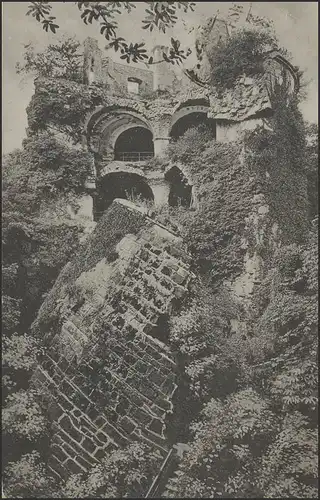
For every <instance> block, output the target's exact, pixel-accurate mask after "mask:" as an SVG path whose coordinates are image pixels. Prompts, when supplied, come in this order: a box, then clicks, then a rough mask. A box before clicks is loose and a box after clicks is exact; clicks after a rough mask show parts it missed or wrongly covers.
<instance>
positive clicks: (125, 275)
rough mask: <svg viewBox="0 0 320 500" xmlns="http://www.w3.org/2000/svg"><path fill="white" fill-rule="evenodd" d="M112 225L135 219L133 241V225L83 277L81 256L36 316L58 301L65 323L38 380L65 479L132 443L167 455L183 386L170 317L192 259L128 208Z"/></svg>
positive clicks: (121, 207) (119, 204) (119, 209)
mask: <svg viewBox="0 0 320 500" xmlns="http://www.w3.org/2000/svg"><path fill="white" fill-rule="evenodd" d="M106 218H107V219H108V218H109V219H115V218H124V219H130V220H131V226H132V228H131V229H132V230H133V229H134V232H135V234H133V233H130V228H129V226H128V227H127V228H126V229H125V230H124V233H126V234H125V235H124V236H123V234H124V233H122V234H119V235H118V236H117V239H118V242H117V243H116V245H115V246H114V250H113V252H112V251H111V250H109V251H107V252H106V256H105V257H103V258H100V257H101V255H102V254H103V252H102V254H100V255H99V256H97V257H96V258H95V260H97V259H99V260H98V261H97V262H96V263H95V264H94V263H93V264H92V265H90V266H89V268H86V266H84V267H82V269H84V270H82V269H81V265H80V261H81V255H79V256H78V257H76V259H75V261H74V262H73V263H72V265H71V267H72V268H73V269H72V270H71V273H70V269H69V274H68V279H65V282H64V285H63V286H61V281H63V280H61V278H59V279H60V283H59V279H58V282H57V285H56V288H55V289H54V290H53V291H52V292H51V295H50V296H49V297H48V298H47V301H46V303H45V304H44V305H43V307H42V312H41V311H40V318H41V314H42V313H43V310H45V309H46V307H48V303H52V304H53V308H54V309H55V311H56V313H57V314H58V315H59V318H60V323H59V326H56V328H55V331H54V335H53V336H52V334H51V337H50V340H49V346H48V348H47V351H46V354H45V355H44V356H43V358H42V360H41V363H40V364H39V366H38V368H37V371H36V373H35V375H34V383H35V384H36V386H38V387H39V388H40V389H41V391H42V392H43V395H44V396H43V397H44V399H45V400H46V401H47V403H48V405H49V411H50V414H51V417H52V420H53V423H52V430H53V435H52V440H51V456H50V461H49V463H50V467H51V470H52V472H54V473H55V474H56V475H58V476H59V477H68V476H69V475H70V474H71V473H77V472H83V471H86V470H88V468H89V467H90V466H91V465H94V464H95V463H97V462H98V461H99V460H100V459H101V458H102V457H104V456H105V455H106V453H108V452H109V451H110V450H113V449H116V448H118V447H122V446H125V445H127V444H129V443H130V442H131V441H133V440H143V441H145V442H147V443H149V444H150V445H152V446H153V447H155V448H156V449H157V450H158V451H159V453H160V454H162V455H165V454H166V453H167V450H168V448H169V443H168V440H167V438H166V422H165V420H166V416H167V414H168V413H171V412H172V410H173V405H172V402H171V399H172V396H173V394H174V392H175V391H176V390H177V384H176V383H175V378H176V375H175V373H176V363H175V360H174V357H173V355H172V353H171V351H170V349H169V347H168V346H167V345H166V340H167V339H166V333H167V332H166V318H167V317H168V315H169V314H170V311H171V309H172V308H173V307H175V305H176V303H177V299H178V300H179V301H181V299H182V298H183V297H184V296H185V295H187V294H188V285H189V282H190V279H191V277H192V273H191V272H190V268H189V257H188V255H187V254H186V253H185V252H184V250H183V245H182V242H181V239H180V238H179V237H178V236H177V235H175V234H173V233H171V232H170V231H168V230H166V229H164V228H163V227H161V226H159V225H158V224H156V223H155V222H154V221H152V220H151V219H149V218H148V217H147V216H146V215H145V214H144V213H143V211H139V210H137V209H136V207H135V206H134V205H132V204H130V203H129V202H123V201H122V200H116V201H114V202H113V205H112V207H110V209H109V210H108V212H107V214H106ZM115 222H116V220H115ZM103 223H104V221H103V220H102V221H101V222H99V223H98V224H99V225H100V229H101V226H102V225H103ZM129 225H130V224H129ZM97 231H99V228H97V230H96V232H97ZM128 231H129V232H128ZM109 236H110V235H109ZM97 237H99V238H100V236H99V235H96V234H95V233H93V234H92V235H91V236H90V238H89V239H88V241H87V242H86V246H87V252H90V247H91V252H94V241H95V238H97ZM105 238H108V234H105ZM102 246H103V243H102ZM80 254H81V252H80ZM93 262H94V261H93ZM71 276H72V279H71V278H70V277H71ZM62 278H63V273H62ZM57 287H58V290H57ZM74 289H75V290H76V293H75V294H74V295H73V294H72V290H74ZM52 304H51V305H52Z"/></svg>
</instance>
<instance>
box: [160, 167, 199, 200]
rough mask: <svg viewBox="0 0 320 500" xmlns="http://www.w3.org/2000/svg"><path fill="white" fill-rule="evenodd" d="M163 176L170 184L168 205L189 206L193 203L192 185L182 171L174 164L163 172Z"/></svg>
mask: <svg viewBox="0 0 320 500" xmlns="http://www.w3.org/2000/svg"><path fill="white" fill-rule="evenodd" d="M164 178H165V180H166V181H167V182H168V183H169V185H170V190H169V196H168V204H169V206H171V207H176V206H183V207H186V208H190V207H191V206H192V205H193V193H192V190H193V189H192V188H193V187H192V184H191V183H190V181H189V180H188V178H187V176H186V175H185V174H184V173H183V171H182V170H181V169H180V168H179V167H178V166H176V165H174V166H172V167H171V168H169V170H167V171H166V172H165V174H164Z"/></svg>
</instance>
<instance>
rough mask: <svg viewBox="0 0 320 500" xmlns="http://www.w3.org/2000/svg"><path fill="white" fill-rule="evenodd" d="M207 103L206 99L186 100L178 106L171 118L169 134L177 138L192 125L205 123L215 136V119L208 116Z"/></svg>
mask: <svg viewBox="0 0 320 500" xmlns="http://www.w3.org/2000/svg"><path fill="white" fill-rule="evenodd" d="M208 111H209V104H208V102H207V100H206V99H198V100H193V101H189V102H188V101H187V102H186V103H183V104H182V105H180V106H179V108H178V109H177V110H176V111H175V113H174V114H173V116H172V119H171V126H170V132H169V135H170V137H171V138H173V139H177V138H178V137H180V136H181V135H183V134H184V132H185V131H186V130H187V129H188V128H191V127H193V126H196V125H200V124H202V123H203V124H207V125H208V126H209V127H210V128H211V129H212V132H213V137H214V138H215V136H216V127H215V120H213V119H212V118H208Z"/></svg>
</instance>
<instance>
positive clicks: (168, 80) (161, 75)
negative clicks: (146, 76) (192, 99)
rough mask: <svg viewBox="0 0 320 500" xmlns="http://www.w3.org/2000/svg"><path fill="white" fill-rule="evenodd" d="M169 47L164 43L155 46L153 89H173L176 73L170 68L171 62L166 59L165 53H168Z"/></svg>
mask: <svg viewBox="0 0 320 500" xmlns="http://www.w3.org/2000/svg"><path fill="white" fill-rule="evenodd" d="M168 51H169V48H168V47H166V46H163V45H156V46H155V47H154V48H153V51H152V55H153V62H154V69H153V71H154V73H153V90H158V91H164V90H169V91H170V90H171V89H172V84H173V81H174V80H175V74H174V72H173V71H172V69H171V68H170V66H169V64H168V63H167V62H166V61H164V58H163V55H162V54H163V53H165V54H167V53H168Z"/></svg>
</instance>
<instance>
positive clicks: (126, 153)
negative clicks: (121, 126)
mask: <svg viewBox="0 0 320 500" xmlns="http://www.w3.org/2000/svg"><path fill="white" fill-rule="evenodd" d="M153 156H154V148H153V138H152V132H150V130H148V129H147V128H145V127H131V128H129V129H128V130H125V131H124V132H122V133H121V134H120V135H119V137H118V138H117V140H116V143H115V147H114V158H115V160H120V161H143V160H147V159H148V158H152V157H153Z"/></svg>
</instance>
